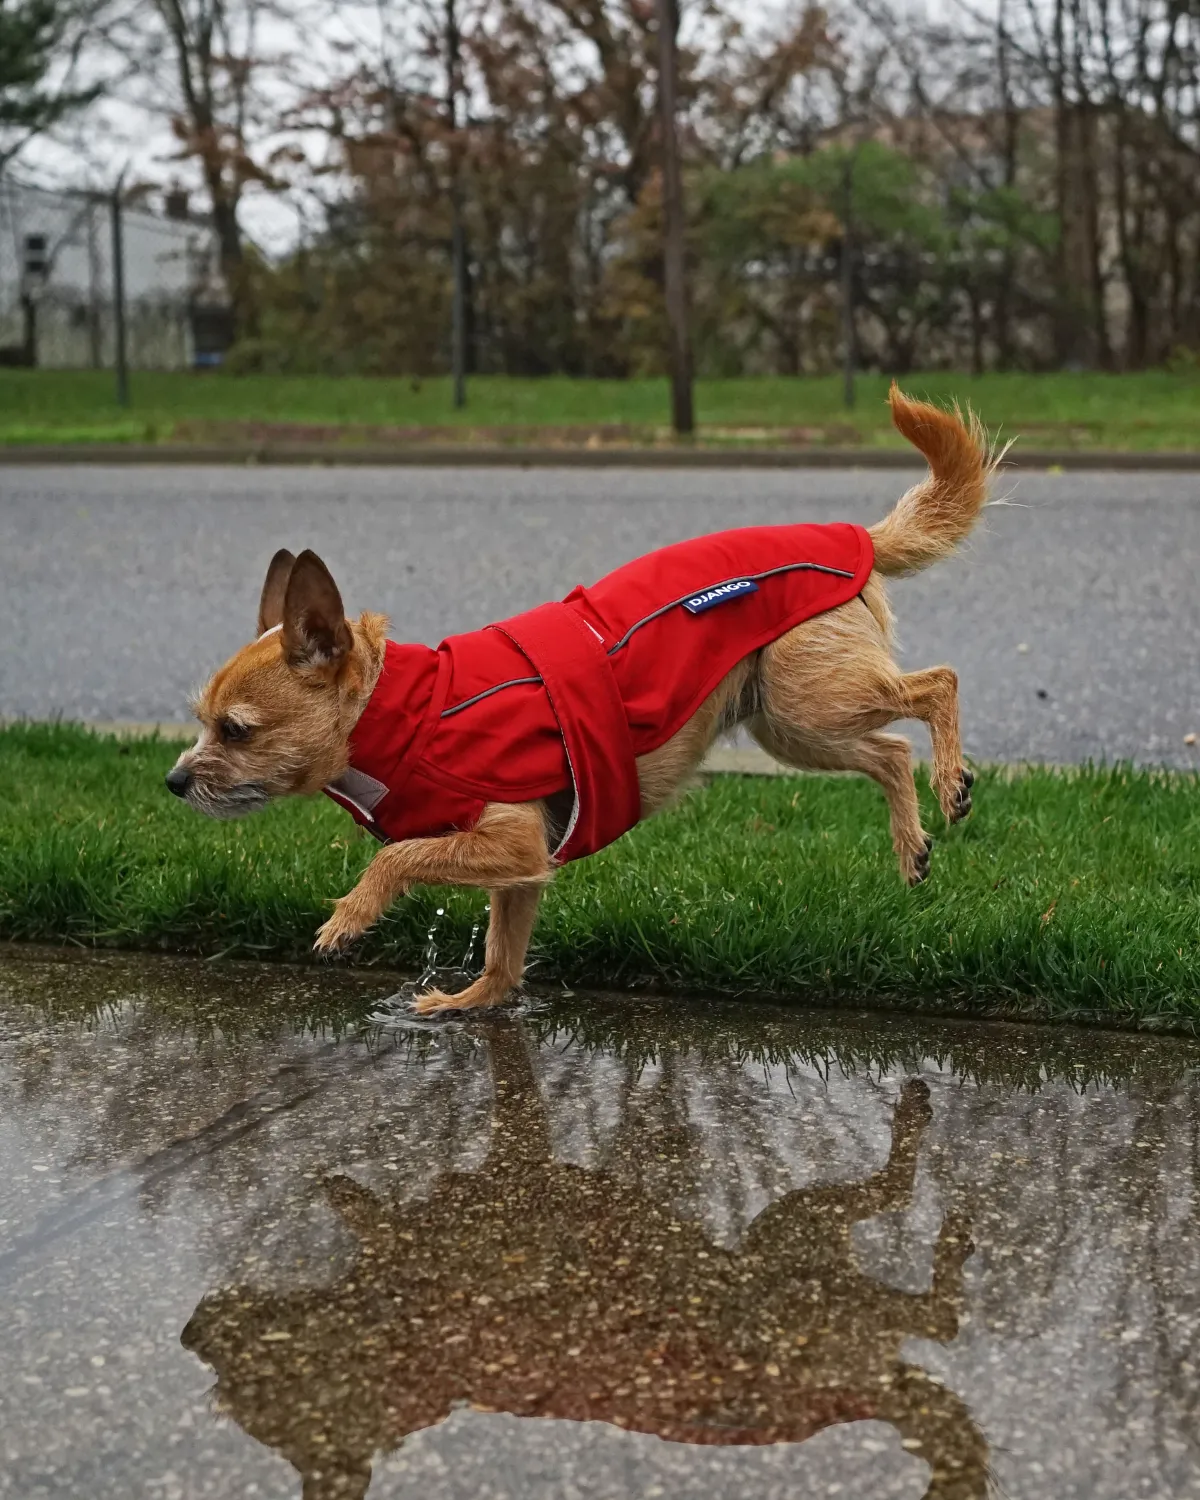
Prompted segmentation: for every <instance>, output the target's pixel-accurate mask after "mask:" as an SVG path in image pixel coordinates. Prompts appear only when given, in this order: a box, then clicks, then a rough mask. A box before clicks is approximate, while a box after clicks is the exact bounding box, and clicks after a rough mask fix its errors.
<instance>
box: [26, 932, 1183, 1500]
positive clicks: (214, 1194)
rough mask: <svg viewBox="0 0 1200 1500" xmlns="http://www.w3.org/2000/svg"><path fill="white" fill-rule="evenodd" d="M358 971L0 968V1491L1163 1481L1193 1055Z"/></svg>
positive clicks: (549, 1497)
mask: <svg viewBox="0 0 1200 1500" xmlns="http://www.w3.org/2000/svg"><path fill="white" fill-rule="evenodd" d="M477 937H478V935H477ZM472 946H473V947H474V946H475V944H473V945H472ZM477 961H478V954H476V953H474V952H472V953H469V954H467V955H466V956H465V957H464V959H463V961H462V964H461V965H459V966H458V967H459V968H460V969H461V970H463V971H469V970H470V969H471V967H472V965H473V964H475V963H477ZM429 963H430V967H432V968H437V967H438V956H437V954H436V952H434V951H432V938H431V954H430V958H429ZM442 972H443V971H442V970H441V969H440V968H438V974H439V979H440V978H441V976H442ZM392 988H394V982H393V983H392V984H391V985H389V982H388V980H387V978H386V977H384V976H379V975H374V976H373V975H370V974H362V973H359V974H354V973H324V974H321V973H317V972H314V971H300V970H289V969H285V968H257V967H255V966H252V965H239V964H204V963H188V962H175V961H165V960H164V961H145V960H133V959H127V958H116V957H112V958H103V959H89V958H82V957H80V958H74V957H70V956H67V955H58V954H53V953H47V952H38V951H35V950H28V951H18V950H0V1164H2V1165H3V1173H2V1174H0V1308H2V1309H3V1315H2V1316H0V1368H3V1370H4V1379H3V1381H0V1496H4V1497H8V1496H12V1497H18V1496H19V1497H21V1500H25V1497H35V1496H36V1497H42V1496H45V1497H67V1496H70V1497H75V1496H79V1495H85V1494H86V1495H87V1496H88V1497H89V1500H100V1497H114V1500H116V1497H122V1500H124V1497H130V1496H142V1495H145V1496H153V1497H158V1500H191V1497H199V1496H204V1497H207V1496H212V1497H222V1500H224V1497H230V1496H243V1495H244V1496H261V1497H275V1496H279V1497H285V1496H286V1497H294V1496H300V1495H303V1497H304V1500H362V1497H364V1496H370V1497H371V1500H383V1497H401V1496H403V1497H411V1500H416V1497H421V1500H436V1497H440V1496H452V1497H460V1496H461V1497H463V1500H466V1497H468V1496H469V1497H488V1500H502V1497H504V1500H507V1497H511V1500H559V1497H562V1496H566V1495H570V1496H574V1497H579V1500H600V1497H603V1500H625V1497H633V1496H637V1497H641V1496H647V1497H648V1496H670V1497H689V1500H691V1497H695V1500H702V1497H703V1500H717V1497H725V1496H729V1497H731V1500H733V1497H738V1500H740V1497H742V1496H746V1495H754V1496H756V1497H758V1496H763V1497H793V1496H795V1497H801V1496H804V1497H810V1496H831V1497H834V1496H841V1497H843V1500H858V1497H870V1500H876V1497H883V1500H890V1497H896V1500H907V1497H911V1500H920V1497H922V1496H927V1497H936V1500H975V1497H979V1500H983V1497H985V1496H1003V1497H1009V1500H1025V1497H1029V1500H1042V1497H1045V1500H1068V1497H1079V1500H1105V1497H1111V1500H1129V1497H1133V1496H1137V1497H1162V1500H1168V1497H1170V1500H1177V1497H1186V1496H1190V1495H1196V1496H1200V1437H1198V1434H1200V1421H1198V1417H1200V1410H1198V1408H1200V1044H1197V1043H1192V1042H1188V1041H1185V1040H1179V1039H1167V1038H1153V1037H1133V1036H1117V1035H1105V1034H1101V1033H1096V1032H1075V1031H1071V1030H1069V1029H1060V1030H1039V1029H1035V1028H1020V1027H1014V1026H986V1025H970V1024H963V1023H956V1022H955V1023H951V1022H946V1023H940V1022H921V1021H916V1020H913V1019H911V1018H899V1017H897V1018H887V1017H872V1016H870V1015H865V1014H864V1015H849V1014H847V1015H841V1016H835V1015H832V1014H830V1013H828V1012H823V1013H795V1012H788V1011H786V1010H782V1009H778V1008H767V1007H759V1006H739V1005H737V1004H732V1003H730V1004H721V1005H717V1004H714V1005H711V1006H710V1005H702V1004H691V1005H686V1006H685V1005H676V1004H669V1003H656V1002H651V1001H642V1000H636V999H632V998H628V997H625V998H614V997H604V996H593V997H584V996H578V997H573V998H566V999H558V1000H548V1001H544V1002H541V1003H538V1004H536V1005H534V1006H532V1007H530V1008H528V1009H527V1011H526V1012H525V1013H523V1014H520V1015H517V1016H505V1017H495V1018H488V1019H482V1020H481V1019H462V1018H460V1019H458V1020H457V1021H456V1022H454V1023H452V1024H446V1023H429V1024H426V1025H423V1026H420V1027H417V1026H413V1025H409V1024H408V1023H407V1022H406V1020H405V1017H406V1015H407V1005H406V1003H405V1002H406V998H407V995H408V993H409V991H408V989H407V988H406V989H404V990H402V991H401V992H400V993H399V994H398V995H395V994H390V993H389V990H390V989H392Z"/></svg>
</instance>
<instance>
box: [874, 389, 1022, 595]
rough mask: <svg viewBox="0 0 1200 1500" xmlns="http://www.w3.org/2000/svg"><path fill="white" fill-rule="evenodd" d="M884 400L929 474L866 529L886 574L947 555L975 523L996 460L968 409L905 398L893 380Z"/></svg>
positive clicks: (922, 565) (912, 568)
mask: <svg viewBox="0 0 1200 1500" xmlns="http://www.w3.org/2000/svg"><path fill="white" fill-rule="evenodd" d="M888 401H889V402H890V403H891V408H892V421H893V423H894V424H895V426H896V429H897V431H899V432H902V433H903V434H904V436H905V437H906V438H907V439H908V440H909V442H910V443H912V444H913V446H914V447H915V448H919V449H920V451H921V452H922V453H923V454H924V455H925V458H926V459H927V460H928V463H929V474H928V476H927V477H926V478H925V479H923V480H922V481H921V483H920V484H917V485H914V486H913V488H912V489H911V490H909V492H908V493H907V494H906V495H904V496H903V497H902V498H901V499H900V501H899V503H898V504H897V506H896V508H895V510H893V511H892V513H891V515H890V516H885V517H884V519H883V520H882V521H880V522H878V524H877V525H875V526H872V527H871V540H872V541H873V542H874V543H875V566H876V568H878V570H879V571H880V572H881V573H884V574H888V575H895V574H899V573H916V572H917V571H918V570H919V569H921V568H927V567H928V566H929V564H930V563H934V562H937V560H938V558H940V557H948V556H949V555H950V553H951V552H953V551H954V549H955V547H957V546H958V544H959V542H961V541H962V540H963V538H964V537H965V536H966V535H967V534H968V532H969V531H970V530H971V528H972V527H973V526H974V524H975V522H976V521H977V520H978V518H979V512H980V511H981V510H982V509H983V505H984V501H985V500H986V499H987V490H988V480H989V478H990V477H991V473H992V470H993V469H994V468H995V467H996V464H997V462H998V459H997V457H996V456H995V455H994V454H993V453H992V451H991V449H990V447H989V445H988V439H987V434H986V433H985V432H984V430H983V426H982V424H981V423H980V421H979V418H978V417H977V416H976V415H975V413H974V412H973V411H971V410H970V409H968V411H967V415H966V417H965V418H964V417H963V415H962V413H961V412H960V411H959V409H958V408H957V406H956V407H955V408H954V410H953V411H942V409H941V408H940V407H937V406H930V405H929V404H928V403H926V402H924V401H910V400H909V399H908V397H907V396H905V395H903V394H902V392H901V391H900V390H899V388H898V387H897V386H896V385H895V384H894V383H893V385H892V388H891V391H890V392H889V393H888Z"/></svg>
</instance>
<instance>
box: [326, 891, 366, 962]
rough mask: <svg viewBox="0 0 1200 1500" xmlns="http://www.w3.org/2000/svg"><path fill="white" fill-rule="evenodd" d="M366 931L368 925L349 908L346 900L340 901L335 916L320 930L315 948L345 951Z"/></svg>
mask: <svg viewBox="0 0 1200 1500" xmlns="http://www.w3.org/2000/svg"><path fill="white" fill-rule="evenodd" d="M365 931H366V927H365V926H364V925H363V923H362V922H361V921H359V920H358V919H357V918H356V917H355V915H354V913H353V911H352V910H350V909H347V906H346V903H345V901H339V902H338V903H337V905H336V906H335V907H334V909H333V916H331V917H330V919H329V921H328V922H326V923H324V924H323V925H322V926H321V928H320V929H319V930H318V932H317V937H316V941H315V942H314V943H313V949H314V950H315V951H316V952H317V953H344V952H345V951H346V949H347V948H349V946H350V944H351V943H353V942H354V940H355V939H356V938H360V937H362V935H363V933H364V932H365Z"/></svg>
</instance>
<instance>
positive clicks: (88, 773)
mask: <svg viewBox="0 0 1200 1500" xmlns="http://www.w3.org/2000/svg"><path fill="white" fill-rule="evenodd" d="M177 749H178V747H177V746H171V745H167V744H164V743H162V742H161V741H156V740H140V741H137V740H130V741H121V740H117V739H112V738H106V737H101V736H96V735H93V734H90V733H89V732H87V731H85V730H82V729H78V728H74V727H70V726H58V727H55V726H44V725H32V726H20V725H18V726H15V727H10V728H7V729H4V730H0V786H2V787H3V788H4V795H3V797H2V798H0V937H5V938H12V939H36V940H41V941H67V942H72V943H78V944H82V945H85V946H114V947H117V946H120V947H128V948H143V949H158V950H173V951H177V952H189V953H200V954H206V955H218V954H221V955H235V954H236V955H237V956H239V957H254V956H262V957H286V958H299V957H303V956H305V955H306V954H307V953H308V952H309V948H310V944H311V942H312V936H313V933H314V931H315V929H316V928H317V926H318V925H319V924H320V922H321V921H322V920H323V917H324V915H325V913H326V912H327V910H328V903H329V901H330V899H331V898H333V897H335V896H337V895H340V894H341V893H343V892H344V891H346V890H348V889H349V888H350V886H351V885H352V884H353V883H354V881H355V879H356V877H357V875H358V873H359V871H360V870H361V869H362V868H363V866H364V865H365V864H366V862H367V861H368V860H369V858H370V857H371V854H372V852H373V850H374V848H375V845H374V844H373V843H372V842H371V841H370V840H368V839H366V838H365V837H363V836H361V835H360V834H359V833H358V832H357V830H355V828H354V827H353V825H352V824H351V823H350V821H349V819H348V818H347V817H346V816H345V814H344V813H341V812H340V811H339V810H338V809H336V808H335V807H333V806H332V805H330V804H327V803H326V802H324V801H323V800H321V799H317V800H314V801H310V802H303V803H301V802H297V803H293V804H285V805H281V806H279V807H276V808H272V809H271V810H270V811H268V812H266V813H263V814H261V815H259V816H257V817H254V818H251V819H248V820H246V821H244V822H240V823H224V824H218V823H212V822H209V821H207V820H205V819H203V818H201V817H198V816H197V815H196V814H195V813H193V812H191V811H190V809H188V808H186V807H184V806H183V805H181V804H179V803H177V802H175V801H174V800H173V799H172V798H171V797H170V796H169V794H168V793H167V792H166V790H165V789H164V788H163V785H162V775H163V773H164V772H165V770H166V769H167V767H168V766H169V765H170V763H171V761H172V759H173V758H174V755H175V754H176V753H177ZM923 796H924V798H925V810H926V820H927V826H928V827H930V828H931V829H933V830H934V831H935V833H936V835H937V838H938V843H937V847H936V849H935V851H934V864H933V874H932V877H931V879H930V881H929V882H928V883H927V884H926V885H925V886H924V887H922V888H920V889H918V890H915V891H910V890H908V889H907V888H906V887H905V886H904V885H902V884H901V882H900V879H899V877H898V874H897V871H896V865H895V860H894V857H893V855H892V852H891V848H890V842H889V838H888V832H887V818H886V812H885V808H884V804H883V799H882V797H881V795H880V793H879V792H878V790H877V789H876V788H875V787H874V786H872V785H870V784H868V783H866V782H863V781H861V780H858V779H854V778H838V777H804V778H757V777H756V778H750V777H746V778H742V777H717V778H714V779H713V781H712V782H711V783H710V785H708V786H707V787H706V788H705V789H703V790H701V791H697V792H695V793H693V794H692V795H690V796H689V797H687V798H686V799H685V800H684V802H683V803H682V804H681V805H680V806H679V807H677V808H676V809H674V810H673V811H671V812H669V813H667V814H665V815H663V816H662V817H660V818H657V819H655V820H654V821H652V822H650V823H648V824H645V825H643V826H642V827H640V828H638V829H635V830H634V832H633V833H631V834H630V835H628V836H627V837H626V838H624V839H622V840H621V841H620V842H619V843H618V844H616V845H614V846H613V847H612V848H610V849H608V850H606V851H604V852H603V853H602V854H600V855H598V856H597V857H595V858H593V859H591V860H586V861H583V862H581V863H579V864H576V865H572V866H569V867H568V868H567V869H565V870H563V871H562V872H561V874H560V875H559V877H558V879H557V880H556V881H555V882H554V885H553V886H552V888H551V889H550V891H549V893H548V894H547V897H546V900H545V903H544V908H543V917H542V921H541V923H540V925H539V928H538V933H537V937H536V942H535V948H536V957H537V960H538V963H537V967H536V970H535V973H536V976H537V977H539V978H541V979H544V980H545V979H555V980H562V981H565V982H566V983H568V984H585V983H586V984H591V985H597V986H603V985H613V986H645V985H652V986H654V987H656V988H672V989H682V990H687V991H693V992H699V991H703V992H708V993H734V992H736V993H742V994H755V995H770V996H780V997H787V998H790V999H794V1000H798V1001H802V1002H804V1003H807V1004H830V1003H835V1004H836V1003H843V1004H844V1003H853V1004H855V1005H857V1006H860V1007H861V1006H863V1005H869V1006H885V1005H890V1006H897V1007H902V1008H907V1009H926V1010H940V1011H972V1012H974V1013H977V1014H1008V1015H1022V1016H1029V1017H1039V1018H1058V1019H1077V1020H1079V1019H1091V1020H1102V1021H1105V1022H1107V1023H1109V1024H1118V1025H1139V1026H1158V1027H1170V1028H1173V1029H1178V1028H1188V1029H1190V1028H1192V1027H1193V1025H1194V1024H1195V1023H1196V1022H1197V1020H1200V943H1198V942H1197V934H1198V932H1200V797H1198V796H1197V785H1196V781H1195V779H1194V778H1193V777H1190V776H1176V775H1168V774H1165V773H1155V772H1148V771H1138V770H1133V769H1130V768H1129V767H1124V766H1122V767H1115V768H1100V769H1093V768H1088V769H1081V770H1078V771H1072V772H1057V771H1051V770H1031V771H1028V772H1024V773H1020V774H1006V773H997V772H984V773H983V774H981V775H980V778H979V782H978V786H977V792H976V812H975V814H974V815H973V816H972V818H971V819H970V820H969V822H968V823H967V824H966V825H964V826H962V827H959V828H955V829H952V830H944V829H941V828H940V826H939V824H940V819H939V818H938V817H937V815H936V810H935V809H934V808H933V806H932V804H931V802H930V800H929V798H928V793H927V791H923ZM482 902H483V897H482V895H480V894H479V893H476V892H465V891H452V892H444V891H424V890H422V891H417V892H415V893H414V894H413V895H412V896H411V897H409V898H408V899H406V900H405V901H402V902H401V903H399V904H398V905H397V907H396V908H395V909H394V911H393V912H392V913H391V914H390V915H389V916H388V917H387V918H386V919H385V921H384V922H383V923H381V924H380V926H379V928H378V930H377V931H376V932H375V933H373V934H372V935H371V936H370V937H369V938H368V939H367V940H366V941H365V942H364V943H363V945H362V946H361V948H360V950H359V951H358V953H357V955H356V957H357V959H358V960H359V962H369V963H385V964H387V965H390V966H396V967H400V968H405V969H410V970H411V969H412V968H414V967H415V966H417V965H418V964H419V963H420V960H421V955H422V952H423V949H424V944H425V936H426V932H427V930H428V928H429V926H430V923H431V920H432V918H433V913H434V911H435V909H436V908H437V907H438V906H443V907H445V916H444V917H443V918H442V919H441V921H440V923H439V925H438V939H437V941H438V947H439V953H440V956H441V958H442V960H443V961H449V962H454V961H455V960H457V959H458V958H460V957H461V956H462V954H463V952H464V950H465V947H466V944H467V938H468V934H469V932H470V928H471V925H472V923H473V922H474V921H475V920H476V919H477V918H478V917H479V915H480V912H481V908H482Z"/></svg>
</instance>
